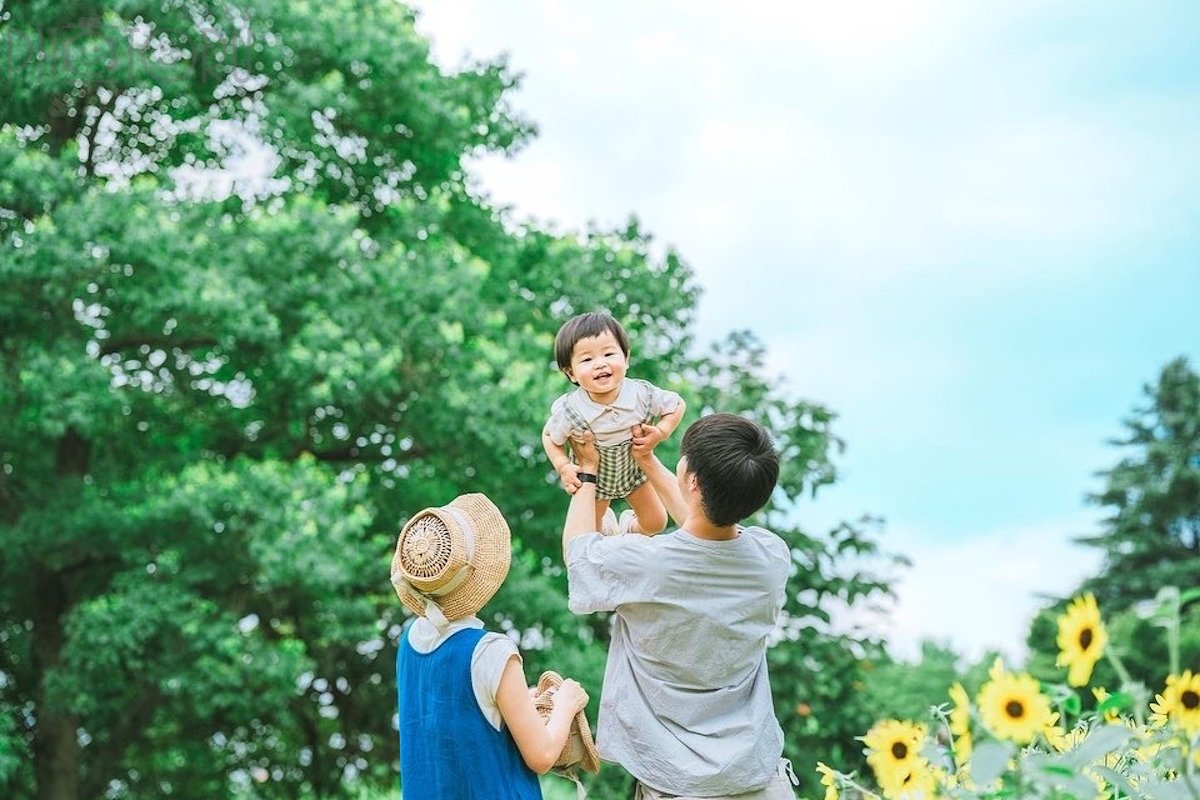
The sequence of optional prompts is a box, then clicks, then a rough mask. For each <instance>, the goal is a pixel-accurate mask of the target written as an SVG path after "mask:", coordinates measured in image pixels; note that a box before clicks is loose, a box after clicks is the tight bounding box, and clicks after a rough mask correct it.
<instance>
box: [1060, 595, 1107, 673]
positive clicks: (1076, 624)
mask: <svg viewBox="0 0 1200 800" xmlns="http://www.w3.org/2000/svg"><path fill="white" fill-rule="evenodd" d="M1107 643H1108V634H1107V633H1106V632H1105V630H1104V623H1103V622H1102V621H1101V620H1100V608H1099V607H1098V606H1097V605H1096V597H1095V595H1093V594H1092V593H1091V592H1088V593H1087V594H1085V595H1084V596H1083V597H1077V598H1075V599H1074V600H1072V601H1071V602H1070V604H1069V605H1068V606H1067V612H1066V613H1065V614H1063V615H1062V616H1061V617H1059V618H1058V650H1059V653H1058V660H1057V662H1056V664H1057V665H1058V666H1060V667H1067V668H1068V669H1069V671H1068V672H1067V683H1069V684H1071V685H1072V686H1086V685H1087V682H1088V681H1089V680H1091V678H1092V667H1094V666H1096V662H1097V661H1099V660H1100V656H1102V655H1104V645H1106V644H1107Z"/></svg>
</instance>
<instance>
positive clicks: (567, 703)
mask: <svg viewBox="0 0 1200 800" xmlns="http://www.w3.org/2000/svg"><path fill="white" fill-rule="evenodd" d="M587 704H588V693H587V692H585V691H584V690H583V687H582V686H580V685H579V682H578V681H575V680H571V679H570V678H568V679H566V680H565V681H563V682H562V685H561V686H559V687H558V689H556V690H555V692H554V706H555V708H558V707H560V706H561V707H563V708H567V709H569V710H570V712H571V715H572V716H574V715H575V714H578V713H579V712H580V711H582V710H583V709H584V708H585V707H586V706H587Z"/></svg>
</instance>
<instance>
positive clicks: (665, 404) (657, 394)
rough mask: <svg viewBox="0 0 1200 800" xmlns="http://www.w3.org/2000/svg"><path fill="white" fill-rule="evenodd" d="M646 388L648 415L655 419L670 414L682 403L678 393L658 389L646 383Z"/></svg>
mask: <svg viewBox="0 0 1200 800" xmlns="http://www.w3.org/2000/svg"><path fill="white" fill-rule="evenodd" d="M646 386H647V388H648V391H649V392H650V413H651V414H652V415H653V416H655V417H661V416H662V415H663V414H670V413H671V412H672V411H674V410H675V409H677V408H679V404H680V403H682V402H683V398H682V397H680V396H679V393H678V392H672V391H671V390H669V389H660V388H658V387H657V386H655V385H654V384H653V383H647V384H646Z"/></svg>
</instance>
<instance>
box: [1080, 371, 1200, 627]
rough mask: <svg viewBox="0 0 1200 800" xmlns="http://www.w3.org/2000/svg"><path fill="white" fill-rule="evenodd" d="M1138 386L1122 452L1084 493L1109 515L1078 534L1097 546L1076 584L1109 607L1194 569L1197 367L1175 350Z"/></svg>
mask: <svg viewBox="0 0 1200 800" xmlns="http://www.w3.org/2000/svg"><path fill="white" fill-rule="evenodd" d="M1144 392H1145V396H1146V400H1147V403H1146V405H1145V406H1143V407H1142V408H1139V409H1137V410H1135V411H1134V413H1133V414H1132V415H1131V416H1130V417H1129V418H1128V419H1127V420H1126V421H1125V429H1126V435H1125V437H1124V438H1121V439H1117V440H1115V441H1114V442H1113V444H1115V445H1117V446H1118V447H1121V448H1124V449H1125V452H1126V455H1125V456H1124V457H1123V458H1122V459H1121V460H1120V462H1118V463H1117V464H1116V465H1115V466H1113V467H1112V468H1110V469H1108V470H1105V471H1104V472H1102V473H1100V474H1101V476H1102V477H1103V479H1104V484H1105V485H1104V488H1103V490H1101V491H1100V492H1099V493H1097V494H1095V495H1092V497H1091V498H1090V499H1091V500H1092V502H1094V503H1096V504H1098V505H1100V506H1102V507H1104V508H1106V509H1108V511H1109V515H1108V517H1107V518H1106V519H1105V520H1104V523H1103V526H1102V529H1101V531H1100V533H1098V534H1096V535H1095V536H1090V537H1085V538H1083V539H1081V541H1083V542H1085V543H1086V544H1089V545H1092V546H1094V547H1098V548H1100V549H1101V550H1102V551H1103V553H1104V563H1103V566H1102V568H1101V571H1100V574H1099V575H1097V576H1095V577H1094V578H1092V579H1091V580H1088V581H1086V582H1085V583H1084V586H1083V589H1084V590H1086V591H1091V592H1094V593H1095V594H1096V598H1097V600H1098V601H1099V602H1100V605H1101V608H1103V609H1105V610H1106V611H1108V612H1115V611H1118V610H1122V609H1125V608H1128V607H1129V606H1130V605H1132V604H1133V603H1135V602H1137V601H1139V600H1146V599H1150V598H1152V597H1154V595H1155V594H1156V593H1157V592H1158V589H1159V587H1161V586H1179V587H1189V586H1194V585H1196V582H1197V578H1198V577H1200V375H1197V374H1196V373H1195V372H1194V371H1192V369H1191V368H1190V367H1189V365H1188V362H1187V360H1186V359H1184V358H1178V359H1175V360H1174V361H1172V362H1171V363H1169V364H1167V365H1166V366H1165V367H1164V368H1163V370H1162V373H1161V374H1160V375H1159V378H1158V382H1157V383H1156V384H1155V385H1153V386H1146V387H1145V390H1144Z"/></svg>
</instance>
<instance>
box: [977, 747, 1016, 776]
mask: <svg viewBox="0 0 1200 800" xmlns="http://www.w3.org/2000/svg"><path fill="white" fill-rule="evenodd" d="M1015 752H1016V747H1015V746H1014V745H1013V744H1012V743H1010V742H994V741H986V742H980V743H979V745H978V746H977V747H976V748H975V752H974V753H973V754H972V755H971V777H972V778H974V780H975V783H977V784H979V785H980V786H988V785H990V784H991V782H992V781H994V780H996V779H997V778H999V777H1000V776H1001V775H1002V774H1003V773H1004V768H1005V767H1006V766H1007V765H1008V760H1009V759H1010V758H1012V757H1013V753H1015Z"/></svg>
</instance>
